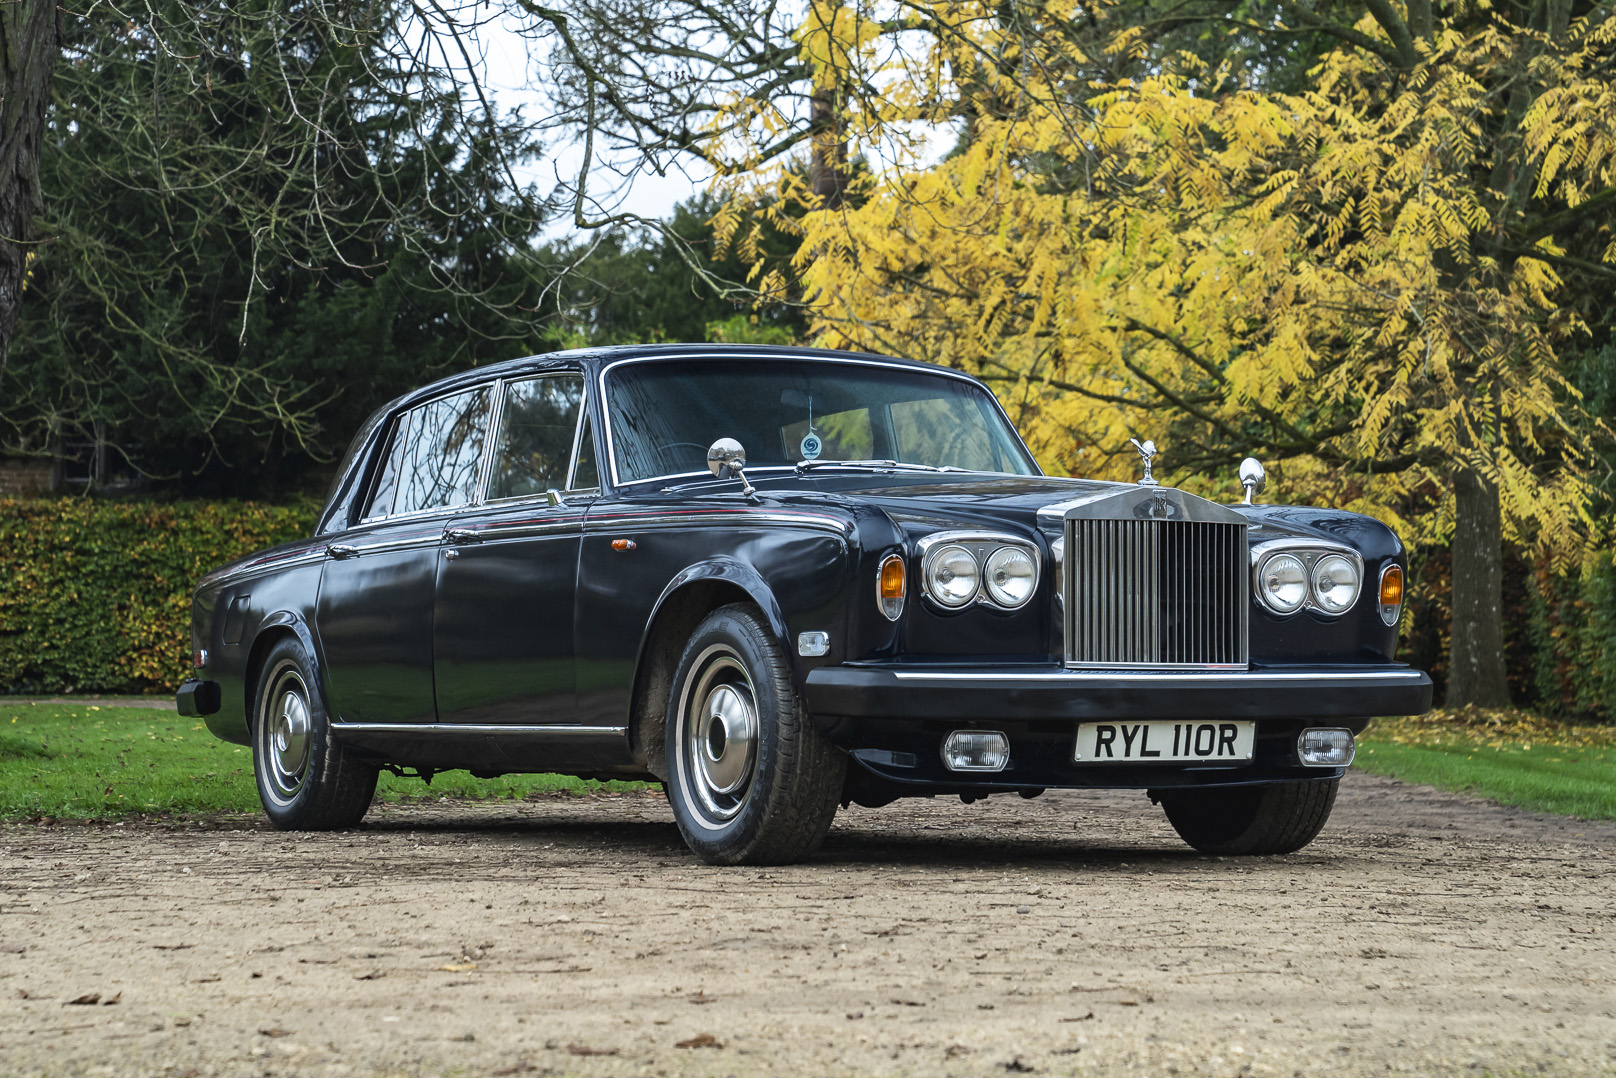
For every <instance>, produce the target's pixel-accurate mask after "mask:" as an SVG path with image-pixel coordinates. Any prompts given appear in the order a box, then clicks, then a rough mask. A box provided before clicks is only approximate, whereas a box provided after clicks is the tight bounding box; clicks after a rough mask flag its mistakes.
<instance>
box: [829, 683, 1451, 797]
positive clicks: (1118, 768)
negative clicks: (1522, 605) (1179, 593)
mask: <svg viewBox="0 0 1616 1078" xmlns="http://www.w3.org/2000/svg"><path fill="white" fill-rule="evenodd" d="M805 697H806V699H805V701H804V702H805V703H806V704H807V707H808V710H809V712H810V713H811V714H812V715H813V716H814V719H815V721H816V723H817V724H818V725H819V726H820V728H821V729H823V730H824V731H825V733H826V735H827V736H828V737H829V739H830V740H831V741H832V743H834V744H836V745H838V746H840V747H841V748H843V749H845V750H847V751H848V752H849V754H850V755H851V756H852V758H853V759H854V760H855V761H856V762H857V763H858V764H859V765H860V766H861V768H862V769H863V770H864V771H865V772H867V773H868V774H869V775H870V776H872V777H874V778H876V779H879V780H884V781H885V782H887V783H888V784H897V785H899V786H905V787H908V788H909V789H910V790H911V791H912V792H916V793H940V792H962V793H964V792H971V793H981V792H991V791H993V790H1013V789H1021V790H1027V789H1029V788H1047V787H1066V788H1102V787H1109V788H1124V789H1162V788H1170V787H1184V786H1225V785H1246V784H1253V783H1270V782H1279V781H1286V780H1294V779H1327V778H1335V777H1339V776H1340V775H1341V774H1342V771H1343V769H1342V768H1328V767H1326V768H1321V767H1308V766H1304V765H1303V764H1302V763H1301V761H1300V760H1299V759H1298V758H1297V755H1296V738H1297V735H1298V734H1300V733H1301V731H1302V730H1303V729H1304V728H1306V727H1309V726H1337V727H1345V728H1347V729H1349V730H1351V731H1352V732H1353V733H1355V734H1356V733H1360V732H1362V731H1363V729H1364V727H1366V726H1367V725H1368V724H1369V719H1370V717H1371V716H1375V715H1413V714H1419V713H1421V712H1424V711H1427V710H1429V708H1430V706H1431V679H1430V677H1429V676H1427V675H1426V674H1425V673H1424V672H1423V671H1419V670H1414V669H1411V668H1409V667H1406V666H1375V667H1363V666H1358V667H1309V668H1300V667H1291V668H1283V669H1274V668H1266V669H1261V670H1252V671H1232V672H1199V671H1152V672H1141V673H1133V672H1126V671H1088V670H1067V669H1065V668H1063V667H1058V666H1049V667H1038V668H1035V669H1031V670H1029V669H1027V668H1026V667H1019V668H1017V667H1009V666H997V667H987V666H982V667H973V668H960V667H947V668H943V667H922V666H914V665H901V664H880V665H878V664H848V665H843V666H829V667H820V668H819V669H817V670H814V671H812V672H811V673H810V674H809V675H808V682H807V686H806V692H805ZM1147 719H1235V720H1239V719H1249V720H1253V721H1255V722H1256V723H1257V740H1256V749H1255V756H1254V758H1253V759H1252V760H1250V761H1249V762H1241V763H1222V764H1210V763H1209V764H1197V763H1174V764H1159V765H1158V764H1146V763H1138V762H1130V763H1119V764H1116V765H1098V764H1078V763H1076V762H1074V761H1073V759H1072V754H1073V749H1074V747H1075V739H1076V736H1077V725H1078V723H1081V722H1097V721H1099V722H1104V721H1141V720H1147ZM961 728H977V729H992V730H999V731H1002V732H1004V733H1005V734H1007V735H1008V737H1009V739H1010V746H1011V750H1010V763H1009V765H1008V766H1007V767H1006V768H1005V769H1004V770H1003V771H996V772H960V771H952V770H949V769H948V768H947V767H946V766H945V765H944V763H943V760H942V758H941V747H942V743H943V739H944V738H945V737H946V736H947V735H948V733H949V731H952V730H957V729H961Z"/></svg>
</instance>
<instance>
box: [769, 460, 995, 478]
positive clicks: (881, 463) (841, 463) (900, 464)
mask: <svg viewBox="0 0 1616 1078" xmlns="http://www.w3.org/2000/svg"><path fill="white" fill-rule="evenodd" d="M814 468H872V469H874V470H876V471H889V470H890V471H904V472H963V471H965V469H964V468H956V467H954V466H953V465H952V464H945V465H943V466H942V467H941V468H939V467H937V466H936V465H935V464H908V463H905V462H904V461H899V460H799V461H798V462H797V474H798V475H801V474H802V473H803V472H806V471H810V470H812V469H814Z"/></svg>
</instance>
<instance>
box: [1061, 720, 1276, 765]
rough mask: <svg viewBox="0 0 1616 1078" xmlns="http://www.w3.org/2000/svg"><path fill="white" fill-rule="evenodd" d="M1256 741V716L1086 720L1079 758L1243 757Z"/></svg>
mask: <svg viewBox="0 0 1616 1078" xmlns="http://www.w3.org/2000/svg"><path fill="white" fill-rule="evenodd" d="M1256 743H1257V724H1256V723H1254V722H1085V723H1083V724H1082V725H1080V726H1078V728H1077V750H1076V752H1074V754H1073V757H1072V758H1073V759H1074V760H1076V761H1077V762H1078V763H1080V764H1106V763H1117V764H1183V763H1205V764H1213V763H1240V762H1243V761H1246V760H1250V759H1251V753H1252V748H1253V747H1254V746H1255V745H1256Z"/></svg>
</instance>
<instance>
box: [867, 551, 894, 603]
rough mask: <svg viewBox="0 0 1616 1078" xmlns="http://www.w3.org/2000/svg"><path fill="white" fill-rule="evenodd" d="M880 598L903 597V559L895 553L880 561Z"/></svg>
mask: <svg viewBox="0 0 1616 1078" xmlns="http://www.w3.org/2000/svg"><path fill="white" fill-rule="evenodd" d="M866 579H867V578H866ZM881 598H883V599H902V598H903V559H902V558H900V557H898V555H896V554H889V555H887V560H886V561H884V562H882V563H881Z"/></svg>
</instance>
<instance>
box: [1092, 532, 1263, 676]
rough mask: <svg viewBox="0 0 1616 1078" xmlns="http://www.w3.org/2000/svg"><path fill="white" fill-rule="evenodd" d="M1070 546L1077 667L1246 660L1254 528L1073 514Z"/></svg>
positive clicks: (1237, 662)
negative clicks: (1249, 540) (1249, 531)
mask: <svg viewBox="0 0 1616 1078" xmlns="http://www.w3.org/2000/svg"><path fill="white" fill-rule="evenodd" d="M1065 546H1066V550H1065V559H1064V561H1065V564H1064V566H1063V569H1064V576H1065V605H1066V662H1067V663H1068V665H1074V666H1102V667H1104V666H1116V667H1131V666H1154V667H1172V666H1188V667H1207V666H1220V667H1239V668H1244V667H1245V666H1246V662H1247V650H1246V615H1247V610H1248V607H1249V605H1250V597H1249V589H1250V585H1249V583H1248V580H1249V564H1248V562H1249V557H1250V555H1249V554H1248V553H1247V549H1246V526H1245V525H1244V524H1214V523H1204V522H1197V521H1182V520H1068V521H1067V522H1066V544H1065Z"/></svg>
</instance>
